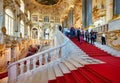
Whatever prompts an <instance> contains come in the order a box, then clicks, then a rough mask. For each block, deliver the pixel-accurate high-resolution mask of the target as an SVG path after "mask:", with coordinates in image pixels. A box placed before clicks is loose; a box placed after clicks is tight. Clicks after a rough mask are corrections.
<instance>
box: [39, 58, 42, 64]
mask: <svg viewBox="0 0 120 83" xmlns="http://www.w3.org/2000/svg"><path fill="white" fill-rule="evenodd" d="M39 65H40V66H41V65H42V57H41V56H39Z"/></svg>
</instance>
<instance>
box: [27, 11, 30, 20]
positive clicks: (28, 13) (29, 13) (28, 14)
mask: <svg viewBox="0 0 120 83" xmlns="http://www.w3.org/2000/svg"><path fill="white" fill-rule="evenodd" d="M27 13H28V20H30V12H29V11H27Z"/></svg>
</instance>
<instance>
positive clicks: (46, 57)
mask: <svg viewBox="0 0 120 83" xmlns="http://www.w3.org/2000/svg"><path fill="white" fill-rule="evenodd" d="M45 63H48V53H45Z"/></svg>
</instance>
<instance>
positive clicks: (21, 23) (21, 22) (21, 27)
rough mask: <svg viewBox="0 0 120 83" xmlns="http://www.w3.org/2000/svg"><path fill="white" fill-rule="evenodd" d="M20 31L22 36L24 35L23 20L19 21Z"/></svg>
mask: <svg viewBox="0 0 120 83" xmlns="http://www.w3.org/2000/svg"><path fill="white" fill-rule="evenodd" d="M20 33H22V37H24V22H23V20H21V21H20Z"/></svg>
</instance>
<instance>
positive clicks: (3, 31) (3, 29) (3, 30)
mask: <svg viewBox="0 0 120 83" xmlns="http://www.w3.org/2000/svg"><path fill="white" fill-rule="evenodd" d="M2 33H3V34H4V35H6V28H5V26H3V27H2Z"/></svg>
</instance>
